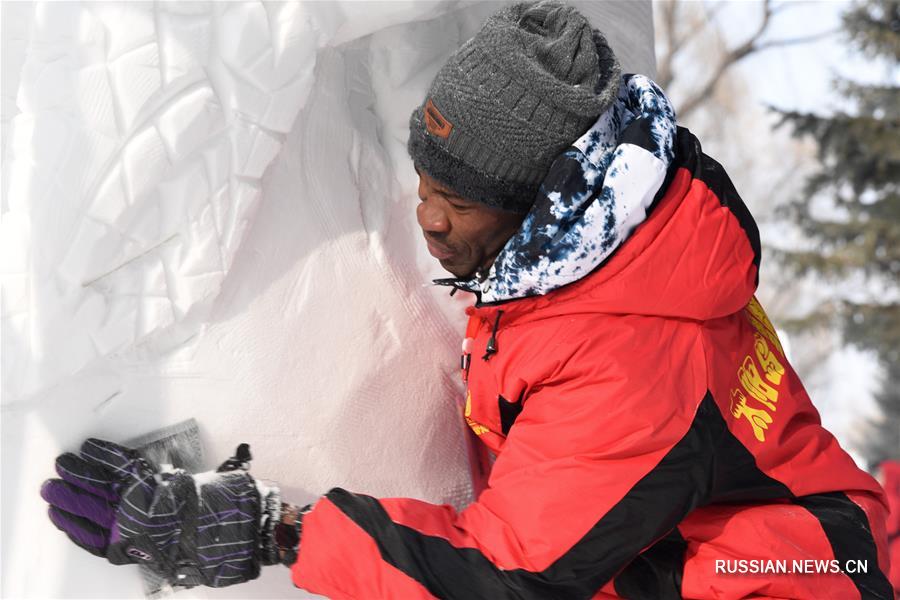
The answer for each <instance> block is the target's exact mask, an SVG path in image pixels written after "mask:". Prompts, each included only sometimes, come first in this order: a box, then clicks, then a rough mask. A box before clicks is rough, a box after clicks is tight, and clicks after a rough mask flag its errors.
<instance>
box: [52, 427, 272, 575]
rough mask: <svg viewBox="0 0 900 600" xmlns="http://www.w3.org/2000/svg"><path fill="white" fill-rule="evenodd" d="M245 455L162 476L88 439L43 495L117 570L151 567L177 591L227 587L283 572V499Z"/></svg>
mask: <svg viewBox="0 0 900 600" xmlns="http://www.w3.org/2000/svg"><path fill="white" fill-rule="evenodd" d="M249 460H250V452H249V447H247V445H246V444H241V446H240V447H239V448H238V452H237V454H236V456H234V457H232V458H231V459H229V460H228V461H226V462H225V463H223V464H222V466H221V467H219V470H218V471H215V472H213V471H210V472H207V473H200V474H196V475H191V474H188V473H185V472H184V471H181V470H179V469H175V470H172V471H169V472H161V471H160V470H159V469H157V468H156V467H155V466H153V465H151V464H150V463H148V462H147V461H146V460H144V459H143V458H141V456H140V455H139V454H138V453H137V452H136V451H135V450H132V449H129V448H124V447H122V446H119V445H117V444H114V443H112V442H107V441H103V440H98V439H88V440H87V441H85V442H84V444H83V445H82V446H81V456H76V455H75V454H73V453H66V454H63V455H61V456H59V457H58V458H57V459H56V471H57V473H59V475H60V477H62V479H50V480H47V481H46V482H44V484H43V486H41V496H42V497H43V498H44V500H46V501H47V502H49V503H50V509H49V514H50V519H51V520H52V521H53V524H54V525H56V527H57V528H58V529H60V530H62V531H63V532H65V533H66V535H68V536H69V538H70V539H71V540H72V541H73V542H75V543H76V544H78V545H79V546H81V547H82V548H84V549H85V550H87V551H88V552H90V553H92V554H96V555H97V556H103V557H106V559H107V560H109V561H110V562H111V563H113V564H117V565H118V564H128V563H138V564H144V565H146V566H148V567H149V568H150V569H151V570H153V571H154V572H155V573H157V574H159V575H160V576H161V577H163V578H164V579H165V580H166V581H167V582H168V583H169V584H170V585H173V586H194V585H206V586H211V587H224V586H227V585H233V584H235V583H241V582H244V581H248V580H250V579H255V578H256V577H258V576H259V570H260V566H261V565H270V564H275V563H278V562H280V559H279V551H278V547H277V546H276V544H275V540H274V533H273V532H274V529H275V526H276V525H277V524H278V523H279V522H280V520H281V507H282V505H281V498H280V492H279V490H278V488H277V487H275V486H274V485H266V484H263V483H262V482H260V481H257V480H254V479H253V478H252V477H251V476H250V475H249V474H248V473H247V468H248V462H249Z"/></svg>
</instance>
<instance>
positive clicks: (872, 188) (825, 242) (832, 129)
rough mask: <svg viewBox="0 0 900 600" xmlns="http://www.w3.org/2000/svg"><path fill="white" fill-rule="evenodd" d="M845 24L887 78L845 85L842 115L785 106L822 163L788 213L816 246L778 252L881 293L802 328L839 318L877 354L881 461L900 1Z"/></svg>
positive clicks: (871, 442)
mask: <svg viewBox="0 0 900 600" xmlns="http://www.w3.org/2000/svg"><path fill="white" fill-rule="evenodd" d="M843 28H844V31H845V33H846V35H847V37H848V38H849V40H850V42H851V43H852V44H853V45H854V46H855V47H856V48H858V49H859V50H860V51H861V52H862V53H864V54H865V55H866V56H867V57H868V58H869V59H871V60H873V61H878V63H879V64H883V65H884V69H885V70H886V71H887V72H888V77H887V81H888V83H886V84H881V85H870V84H864V83H858V82H853V81H848V80H843V81H839V82H837V83H836V85H837V87H838V90H839V92H841V93H842V94H843V95H844V96H845V97H846V98H847V99H848V100H849V101H850V105H851V106H852V108H850V109H848V110H846V111H844V112H837V113H836V114H832V115H829V116H817V115H813V114H803V113H796V112H787V113H783V116H784V120H785V121H786V122H788V123H789V124H790V125H791V126H792V127H793V130H794V134H795V135H796V136H798V137H802V136H807V137H809V138H812V139H814V140H815V141H816V142H817V144H818V160H819V163H820V168H819V169H818V171H817V172H816V173H815V174H814V175H813V176H812V177H811V178H810V179H809V180H808V182H807V185H806V189H805V193H804V195H803V197H802V198H801V199H800V200H798V201H796V202H794V203H793V204H792V205H791V206H790V207H789V209H788V211H787V213H788V214H789V215H790V216H791V217H792V219H793V220H794V222H796V223H797V224H798V225H799V226H800V228H801V229H802V230H803V232H804V233H805V234H806V236H807V237H808V238H809V239H810V240H811V241H813V242H814V243H815V244H816V247H815V249H812V250H807V251H782V252H780V253H779V254H780V257H781V260H782V261H783V263H784V264H785V265H787V266H790V267H792V268H793V269H795V270H796V271H797V272H798V273H800V274H811V273H816V274H819V275H822V276H825V277H827V278H830V279H832V280H837V281H839V282H841V283H842V285H843V286H844V289H845V291H846V289H847V286H853V287H854V288H855V289H854V291H857V292H858V291H859V289H858V288H860V286H859V283H860V282H861V281H865V282H866V283H867V285H866V286H864V287H865V288H866V289H869V290H873V291H872V293H870V294H868V295H866V294H858V293H857V294H851V295H849V297H850V298H851V299H848V297H847V296H846V295H843V296H844V297H842V298H835V299H832V300H831V301H828V302H825V303H823V304H821V305H820V306H819V307H818V308H817V309H816V311H814V313H812V314H811V315H809V317H808V318H806V319H803V320H802V321H798V322H796V323H795V324H794V325H796V326H799V327H801V328H802V327H809V326H811V325H813V324H815V323H821V322H822V321H823V320H836V321H837V322H838V323H839V324H840V326H841V330H842V332H843V335H844V340H845V341H846V342H848V343H851V344H855V345H856V346H857V347H859V348H864V349H869V350H873V351H874V352H875V353H876V354H877V356H878V359H879V362H880V363H881V366H882V367H883V379H882V381H881V382H880V391H879V392H878V393H877V394H876V401H877V403H878V405H879V408H880V409H881V413H882V416H881V417H880V418H879V419H877V420H874V421H872V422H871V423H869V424H868V431H867V435H866V439H865V440H864V442H863V452H864V454H865V458H866V459H867V460H868V461H869V466H870V467H872V468H874V467H876V466H877V465H878V464H879V463H880V462H881V461H882V460H884V459H887V458H900V364H898V363H900V303H898V297H900V196H898V183H900V85H898V77H897V75H898V64H900V0H863V1H861V2H858V3H856V4H854V5H853V7H852V8H851V9H850V10H849V11H848V12H847V13H845V14H844V17H843ZM823 201H824V202H823ZM823 204H824V205H826V206H827V207H828V210H825V211H823V210H822V207H823ZM875 290H877V291H875Z"/></svg>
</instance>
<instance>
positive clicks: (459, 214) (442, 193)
mask: <svg viewBox="0 0 900 600" xmlns="http://www.w3.org/2000/svg"><path fill="white" fill-rule="evenodd" d="M419 199H420V200H421V202H420V203H419V206H418V207H417V208H416V217H417V219H418V221H419V226H420V227H421V228H422V233H423V234H424V236H425V241H426V242H427V244H428V251H429V252H430V253H431V255H432V256H434V257H435V258H436V259H438V261H439V262H440V263H441V266H442V267H444V269H446V270H447V271H450V272H451V273H453V274H454V275H455V276H457V277H468V276H471V275H472V274H474V272H475V270H476V269H482V270H486V269H487V268H488V267H490V266H491V264H493V262H494V259H495V258H497V254H499V253H500V250H502V249H503V246H504V245H506V241H507V240H508V239H509V238H510V237H512V235H513V234H514V233H515V232H516V230H517V229H518V228H519V225H521V224H522V219H523V218H524V215H520V214H516V213H512V212H508V211H504V210H500V209H496V208H492V207H489V206H486V205H484V204H482V203H480V202H477V201H475V200H467V199H465V198H462V197H460V196H458V195H457V194H456V193H455V192H453V190H451V189H449V188H447V186H445V185H443V184H442V183H440V182H438V181H436V180H434V179H432V178H431V177H429V176H428V175H427V174H426V173H423V172H419Z"/></svg>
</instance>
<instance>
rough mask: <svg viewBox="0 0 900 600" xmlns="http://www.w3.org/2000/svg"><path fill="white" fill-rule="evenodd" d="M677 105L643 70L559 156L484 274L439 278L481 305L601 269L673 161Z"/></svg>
mask: <svg viewBox="0 0 900 600" xmlns="http://www.w3.org/2000/svg"><path fill="white" fill-rule="evenodd" d="M675 129H676V126H675V111H674V110H673V108H672V105H671V104H669V101H668V99H667V98H666V96H665V95H664V94H663V92H662V90H660V89H659V87H658V86H657V85H656V84H655V83H653V82H652V81H651V80H650V79H649V78H648V77H646V76H644V75H625V76H623V77H622V85H621V87H620V88H619V95H618V98H617V99H616V102H615V103H614V104H613V106H612V107H610V109H609V110H607V111H606V112H605V113H604V114H603V115H601V117H600V118H599V119H598V120H597V122H596V123H594V125H593V127H591V128H590V129H589V130H588V131H587V133H585V134H584V135H583V136H581V137H580V138H579V139H578V140H577V141H576V142H575V143H574V144H573V145H572V146H571V147H570V148H568V149H567V150H566V151H565V152H563V154H561V155H560V156H559V158H557V159H556V160H555V161H554V163H553V165H552V166H551V167H550V170H549V171H548V172H547V176H546V178H545V179H544V181H543V183H542V184H541V188H540V192H539V193H538V196H537V198H536V199H535V203H534V205H533V206H532V208H531V210H530V211H529V213H528V214H527V215H526V217H525V220H524V221H523V222H522V226H521V227H520V228H519V230H518V231H517V232H516V234H515V235H513V236H512V237H511V238H510V239H509V241H508V242H507V243H506V246H504V247H503V249H502V250H501V251H500V254H499V255H498V256H497V259H496V260H495V261H494V264H493V265H492V266H491V269H490V272H489V273H488V275H487V277H486V278H484V279H483V280H482V279H480V278H478V277H474V278H472V279H468V280H463V279H437V280H435V283H436V284H438V285H452V286H454V287H457V288H459V289H462V290H466V291H469V292H473V293H475V294H476V295H478V296H479V303H480V304H487V303H491V302H502V301H505V300H512V299H515V298H523V297H526V296H536V295H542V294H546V293H547V292H550V291H551V290H554V289H557V288H559V287H562V286H564V285H566V284H569V283H573V282H575V281H577V280H579V279H581V278H582V277H584V276H585V275H587V274H589V273H590V272H591V271H593V270H594V269H596V268H597V267H598V266H599V265H600V264H602V263H603V261H604V260H606V259H607V258H608V257H609V256H610V255H611V254H612V252H613V251H614V250H615V249H616V248H618V247H619V246H621V245H622V243H623V242H624V241H625V240H626V239H628V236H629V235H630V234H631V232H632V231H634V228H635V227H637V226H638V225H639V224H640V223H641V222H642V221H643V220H644V219H645V218H646V216H647V209H648V207H649V206H650V204H651V203H652V202H653V199H654V197H655V196H656V193H657V192H658V191H659V189H660V187H661V186H662V184H663V182H664V180H665V177H666V171H667V169H668V167H669V165H670V164H671V162H672V157H673V146H674V141H675Z"/></svg>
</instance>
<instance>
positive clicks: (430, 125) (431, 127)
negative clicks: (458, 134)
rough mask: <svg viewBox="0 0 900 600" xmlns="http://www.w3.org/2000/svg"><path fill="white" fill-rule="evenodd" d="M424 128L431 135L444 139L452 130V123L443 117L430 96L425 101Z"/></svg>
mask: <svg viewBox="0 0 900 600" xmlns="http://www.w3.org/2000/svg"><path fill="white" fill-rule="evenodd" d="M425 129H427V130H428V133H430V134H431V135H436V136H438V137H439V138H444V139H447V138H448V137H450V132H451V131H453V124H452V123H450V121H448V120H447V119H445V118H444V115H442V114H441V111H439V110H438V109H437V107H436V106H435V105H434V102H432V101H431V98H429V99H428V102H426V103H425Z"/></svg>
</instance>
